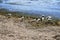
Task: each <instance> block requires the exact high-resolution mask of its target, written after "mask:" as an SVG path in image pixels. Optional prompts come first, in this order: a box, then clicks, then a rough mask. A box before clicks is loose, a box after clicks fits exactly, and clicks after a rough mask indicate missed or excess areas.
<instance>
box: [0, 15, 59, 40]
mask: <svg viewBox="0 0 60 40" xmlns="http://www.w3.org/2000/svg"><path fill="white" fill-rule="evenodd" d="M31 26H32V25H30V24H29V23H27V22H24V21H23V22H20V21H19V20H18V19H17V20H16V18H6V17H5V16H1V15H0V40H60V39H59V38H60V37H57V35H58V36H59V35H60V27H56V26H47V27H44V28H38V29H35V28H32V27H31ZM30 27H31V28H30Z"/></svg>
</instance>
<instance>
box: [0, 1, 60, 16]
mask: <svg viewBox="0 0 60 40" xmlns="http://www.w3.org/2000/svg"><path fill="white" fill-rule="evenodd" d="M0 8H6V9H9V10H14V11H26V12H27V11H28V12H29V11H31V12H35V11H37V12H42V14H43V13H45V14H46V12H47V14H52V15H55V16H56V15H57V16H58V17H59V16H60V0H2V3H0Z"/></svg>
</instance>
